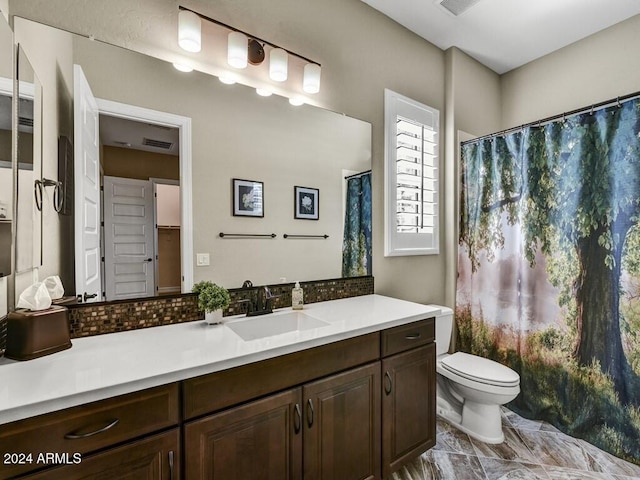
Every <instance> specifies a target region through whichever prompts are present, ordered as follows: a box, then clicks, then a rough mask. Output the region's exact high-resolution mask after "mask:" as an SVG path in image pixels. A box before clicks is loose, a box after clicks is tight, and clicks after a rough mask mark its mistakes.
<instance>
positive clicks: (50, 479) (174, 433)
mask: <svg viewBox="0 0 640 480" xmlns="http://www.w3.org/2000/svg"><path fill="white" fill-rule="evenodd" d="M43 455H46V454H44V453H43ZM36 458H37V457H36V456H34V461H35V460H36ZM42 460H43V461H53V459H52V458H48V457H43V459H42ZM55 461H57V462H66V463H68V465H65V466H63V467H56V468H52V469H49V470H45V471H43V472H40V473H36V474H34V475H30V476H28V477H25V478H28V479H29V480H94V479H98V478H99V479H100V480H139V479H141V478H144V479H147V480H179V478H180V431H179V429H178V428H175V429H173V430H171V431H169V432H166V433H163V434H160V435H154V436H152V437H148V438H144V439H142V440H138V441H136V442H132V443H129V444H126V445H123V446H121V447H118V448H113V449H111V450H107V451H105V452H103V453H98V454H96V455H90V456H86V457H82V456H79V454H78V456H74V455H73V454H69V455H68V457H67V458H66V459H64V458H61V457H59V458H57V459H56V460H55ZM74 462H78V463H76V464H74Z"/></svg>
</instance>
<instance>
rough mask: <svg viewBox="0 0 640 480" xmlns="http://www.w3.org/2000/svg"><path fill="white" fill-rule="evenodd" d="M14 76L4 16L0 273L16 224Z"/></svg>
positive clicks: (0, 29) (6, 269) (0, 33)
mask: <svg viewBox="0 0 640 480" xmlns="http://www.w3.org/2000/svg"><path fill="white" fill-rule="evenodd" d="M12 78H13V34H12V32H11V29H10V28H9V25H8V24H7V22H6V21H5V19H4V17H2V18H0V277H3V276H6V275H9V274H10V273H11V240H12V239H11V234H12V233H11V232H12V225H13V165H12V159H11V142H12V137H13V133H12V121H11V111H12V110H11V102H12V99H13V80H12Z"/></svg>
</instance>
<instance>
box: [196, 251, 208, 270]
mask: <svg viewBox="0 0 640 480" xmlns="http://www.w3.org/2000/svg"><path fill="white" fill-rule="evenodd" d="M196 265H197V266H198V267H206V266H207V265H209V254H208V253H197V254H196Z"/></svg>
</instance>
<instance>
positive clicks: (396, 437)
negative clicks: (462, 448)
mask: <svg viewBox="0 0 640 480" xmlns="http://www.w3.org/2000/svg"><path fill="white" fill-rule="evenodd" d="M435 361H436V349H435V344H434V343H430V344H428V345H425V346H423V347H419V348H416V349H413V350H408V351H406V352H404V353H400V354H397V355H394V356H391V357H388V358H385V359H383V360H382V473H383V476H384V477H385V478H387V477H389V476H390V475H391V473H393V472H394V471H396V470H398V469H399V468H400V467H402V465H404V464H405V463H407V462H408V461H409V460H411V459H412V458H415V457H417V456H418V455H420V454H421V453H423V452H425V451H427V450H428V449H429V448H431V447H433V446H434V445H435V443H436V405H435V402H436V370H435Z"/></svg>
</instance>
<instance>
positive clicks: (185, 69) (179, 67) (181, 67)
mask: <svg viewBox="0 0 640 480" xmlns="http://www.w3.org/2000/svg"><path fill="white" fill-rule="evenodd" d="M173 67H174V68H175V69H176V70H178V71H180V72H185V73H189V72H193V67H190V66H189V65H184V64H181V63H174V64H173Z"/></svg>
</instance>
